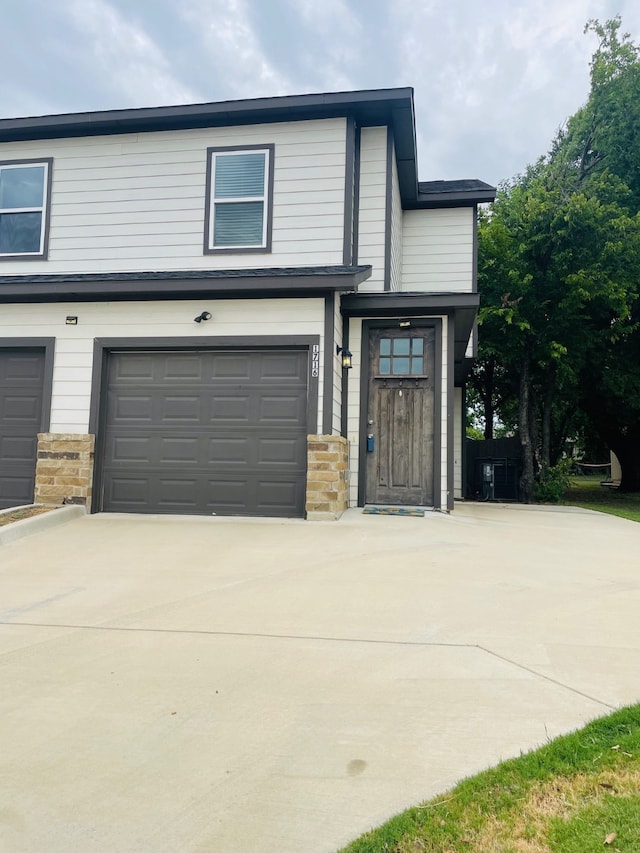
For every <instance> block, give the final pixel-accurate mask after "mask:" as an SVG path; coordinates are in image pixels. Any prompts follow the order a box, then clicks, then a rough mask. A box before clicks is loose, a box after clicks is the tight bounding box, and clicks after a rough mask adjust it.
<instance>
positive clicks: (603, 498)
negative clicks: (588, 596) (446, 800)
mask: <svg viewBox="0 0 640 853" xmlns="http://www.w3.org/2000/svg"><path fill="white" fill-rule="evenodd" d="M600 480H601V478H600V477H598V476H595V477H594V476H590V477H571V486H570V487H569V489H568V490H567V491H566V492H565V495H564V500H563V503H564V504H566V505H569V506H581V507H584V508H585V509H594V510H597V511H598V512H608V513H609V514H610V515H618V516H620V517H621V518H629V519H631V521H640V493H639V492H634V493H631V494H620V493H619V492H617V491H616V489H609V488H605V487H603V486H601V485H600ZM638 850H639V851H640V842H639V844H638Z"/></svg>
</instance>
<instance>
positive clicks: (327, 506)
mask: <svg viewBox="0 0 640 853" xmlns="http://www.w3.org/2000/svg"><path fill="white" fill-rule="evenodd" d="M348 506H349V442H348V441H347V439H346V438H343V437H342V436H341V435H308V436H307V499H306V505H305V509H306V514H307V520H308V521H335V520H337V519H338V518H340V516H341V515H342V513H343V512H344V511H345V509H347V507H348Z"/></svg>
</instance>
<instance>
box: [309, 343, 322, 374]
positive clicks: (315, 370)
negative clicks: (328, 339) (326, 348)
mask: <svg viewBox="0 0 640 853" xmlns="http://www.w3.org/2000/svg"><path fill="white" fill-rule="evenodd" d="M311 375H312V376H313V377H316V376H320V344H314V345H313V346H312V347H311Z"/></svg>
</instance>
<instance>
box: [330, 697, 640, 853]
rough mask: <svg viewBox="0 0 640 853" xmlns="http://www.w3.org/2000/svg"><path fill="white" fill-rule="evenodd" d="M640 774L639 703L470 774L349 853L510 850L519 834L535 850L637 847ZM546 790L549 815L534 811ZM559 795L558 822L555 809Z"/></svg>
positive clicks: (557, 852)
mask: <svg viewBox="0 0 640 853" xmlns="http://www.w3.org/2000/svg"><path fill="white" fill-rule="evenodd" d="M639 773H640V705H634V706H632V707H630V708H624V709H622V710H620V711H616V712H615V713H614V714H611V715H610V716H608V717H604V718H602V719H599V720H595V721H594V722H592V723H590V724H589V725H587V726H586V727H585V728H583V729H581V730H580V731H577V732H574V733H572V734H569V735H565V736H564V737H560V738H557V739H556V740H554V741H552V742H551V743H549V744H547V745H546V746H544V747H542V748H541V749H538V750H535V751H534V752H529V753H527V754H525V755H521V756H520V757H519V758H515V759H512V760H510V761H505V762H502V763H501V764H499V765H497V767H494V768H492V769H490V770H486V771H484V772H483V773H480V774H479V775H477V776H474V777H472V778H470V779H465V780H464V781H463V782H461V783H460V784H459V785H457V786H456V787H455V788H454V789H453V790H452V791H449V792H448V793H445V794H443V795H442V796H439V797H436V798H435V799H433V800H430V801H429V802H426V803H423V804H422V805H420V806H417V807H415V808H411V809H408V810H407V811H406V812H403V813H402V814H400V815H398V816H397V817H394V818H392V819H391V820H390V821H388V822H387V823H385V824H384V825H383V826H381V827H380V828H379V829H375V830H373V831H372V832H367V833H365V834H364V835H363V836H362V837H361V838H359V839H358V840H356V841H354V842H352V843H351V844H350V845H349V846H348V847H346V848H345V849H344V851H343V853H410V851H418V850H420V851H426V853H442V851H450V853H463V851H464V853H470V851H471V853H478V851H481V850H484V849H487V848H489V846H490V849H492V850H497V849H502V850H505V851H507V850H515V849H516V847H517V840H516V837H515V833H516V832H517V833H518V838H520V839H525V840H526V839H533V838H535V839H536V840H537V841H539V842H541V843H540V844H539V845H538V846H537V847H534V848H533V849H540V850H542V849H548V850H553V851H554V853H578V851H580V853H587V851H591V850H603V849H613V850H615V849H616V847H617V848H618V849H619V850H620V851H621V853H635V851H636V850H637V838H638V837H640V810H639V808H638V805H639V803H638V793H637V781H635V780H637V776H638V774H639ZM629 780H630V781H629ZM618 782H619V784H618ZM625 785H626V787H625ZM581 786H582V787H581ZM585 786H586V787H587V788H588V789H589V790H590V792H592V794H591V796H590V798H589V802H585V798H584V797H582V796H580V792H581V790H583V789H584V787H585ZM629 787H631V788H632V790H631V792H627V789H628V788H629ZM541 790H544V791H545V792H548V799H547V800H546V803H545V805H546V806H547V812H546V813H545V812H544V811H543V812H542V813H540V812H539V811H538V812H535V809H533V808H532V801H533V802H535V799H536V797H535V794H536V793H537V792H540V791H541ZM556 792H559V795H558V796H557V798H556V799H557V802H558V804H559V807H560V808H562V810H563V819H562V820H559V819H558V816H557V815H555V814H554V813H553V805H554V803H553V798H554V794H555V793H556ZM572 794H576V795H575V796H574V797H573V800H574V805H573V806H572V805H571V799H572V797H571V795H572ZM612 830H615V831H616V832H617V836H618V837H617V838H616V844H615V845H613V846H612V847H610V848H607V847H606V846H604V839H605V838H606V836H607V835H608V834H609V833H610V832H611V831H612ZM498 833H500V836H499V837H500V838H504V845H503V846H502V847H499V846H498V845H497V843H496V837H497V836H498ZM594 839H597V843H594ZM483 840H484V842H485V843H483ZM488 841H490V842H491V844H489V843H486V842H488ZM634 845H635V846H634ZM517 849H525V848H524V846H522V848H520V847H517ZM527 849H528V848H527Z"/></svg>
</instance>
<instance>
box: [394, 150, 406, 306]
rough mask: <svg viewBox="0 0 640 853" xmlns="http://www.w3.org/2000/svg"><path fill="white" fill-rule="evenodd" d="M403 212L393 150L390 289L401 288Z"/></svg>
mask: <svg viewBox="0 0 640 853" xmlns="http://www.w3.org/2000/svg"><path fill="white" fill-rule="evenodd" d="M402 230H403V213H402V199H401V198H400V184H399V182H398V167H397V165H396V157H395V150H394V154H393V160H392V165H391V290H401V289H402Z"/></svg>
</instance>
